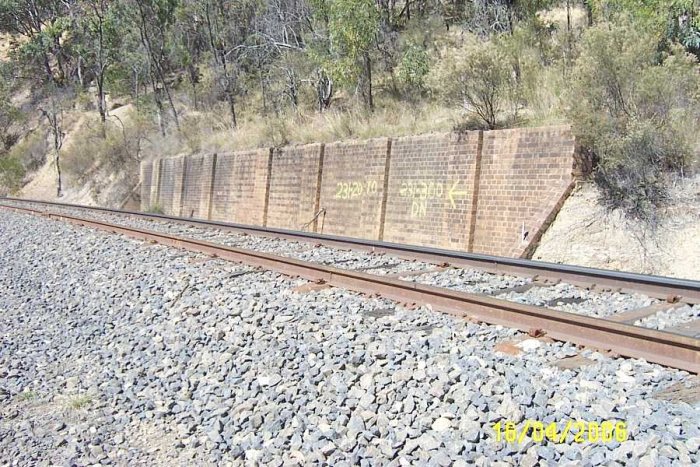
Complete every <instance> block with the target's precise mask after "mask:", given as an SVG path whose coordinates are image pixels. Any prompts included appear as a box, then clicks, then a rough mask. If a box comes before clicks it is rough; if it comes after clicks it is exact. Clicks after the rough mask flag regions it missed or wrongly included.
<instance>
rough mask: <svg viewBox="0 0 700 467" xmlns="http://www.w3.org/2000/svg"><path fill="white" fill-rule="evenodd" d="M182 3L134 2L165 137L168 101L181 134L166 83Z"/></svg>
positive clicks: (171, 0)
mask: <svg viewBox="0 0 700 467" xmlns="http://www.w3.org/2000/svg"><path fill="white" fill-rule="evenodd" d="M177 4H178V0H132V7H135V8H133V15H134V16H135V17H134V20H135V23H136V24H137V25H138V29H139V33H140V37H141V42H142V44H143V47H144V50H145V52H146V55H147V57H148V59H149V68H150V70H149V71H150V72H149V78H150V81H151V87H152V90H153V97H154V100H155V103H156V107H157V108H158V116H159V121H160V128H161V133H162V134H163V135H164V134H165V121H164V119H163V116H164V105H163V100H164V97H163V96H165V98H166V99H167V101H168V104H169V105H170V111H171V113H172V116H173V119H174V121H175V126H176V127H177V129H178V131H179V130H180V118H179V116H178V113H177V109H176V108H175V103H174V101H173V97H172V93H171V92H170V87H169V86H168V83H167V81H166V74H167V73H168V72H169V71H170V70H169V61H168V54H169V52H170V50H169V48H170V46H171V41H170V28H171V26H172V25H173V23H174V20H175V15H174V13H175V8H176V7H177Z"/></svg>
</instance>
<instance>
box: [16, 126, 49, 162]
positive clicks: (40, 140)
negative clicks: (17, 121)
mask: <svg viewBox="0 0 700 467" xmlns="http://www.w3.org/2000/svg"><path fill="white" fill-rule="evenodd" d="M46 138H47V135H46V134H45V133H44V132H42V131H39V130H37V131H34V132H33V133H29V134H28V135H27V136H25V137H24V139H23V140H21V141H20V142H19V143H17V144H15V145H14V146H13V147H12V148H11V149H10V150H9V152H8V157H10V158H12V159H15V160H16V161H18V162H19V163H20V164H21V165H22V168H23V170H24V171H25V172H34V171H35V170H37V169H39V167H41V166H42V165H44V162H46V154H47V153H48V152H49V144H48V142H47V140H46Z"/></svg>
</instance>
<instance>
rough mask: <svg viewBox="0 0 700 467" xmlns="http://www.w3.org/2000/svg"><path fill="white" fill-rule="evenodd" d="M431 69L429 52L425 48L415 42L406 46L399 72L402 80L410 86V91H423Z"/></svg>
mask: <svg viewBox="0 0 700 467" xmlns="http://www.w3.org/2000/svg"><path fill="white" fill-rule="evenodd" d="M429 71H430V65H429V63H428V53H427V52H426V51H425V48H423V47H420V46H417V45H415V44H410V45H409V46H408V47H406V49H405V50H404V52H403V56H402V57H401V63H400V64H399V68H398V72H397V74H398V76H399V79H400V80H401V82H402V83H403V84H404V85H406V86H407V87H409V89H410V91H413V92H416V91H417V92H421V91H422V90H423V88H424V86H425V79H426V76H427V75H428V72H429ZM410 91H409V92H410Z"/></svg>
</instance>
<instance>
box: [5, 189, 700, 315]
mask: <svg viewBox="0 0 700 467" xmlns="http://www.w3.org/2000/svg"><path fill="white" fill-rule="evenodd" d="M3 199H6V200H8V201H13V202H18V203H25V204H26V203H35V204H41V205H45V206H57V207H63V208H75V209H80V210H86V211H98V212H105V213H110V214H120V215H125V216H137V217H141V218H144V219H152V220H159V221H165V222H171V223H179V224H185V225H192V226H195V227H201V228H217V229H223V230H230V231H234V232H241V233H247V234H249V235H258V236H265V237H273V238H282V239H287V240H293V241H301V242H309V243H316V244H322V245H326V246H330V247H335V248H341V249H353V250H360V251H372V252H377V253H385V254H390V255H393V256H396V257H399V258H403V259H412V260H420V261H425V262H430V263H435V264H449V265H451V266H456V267H468V268H474V269H479V270H482V271H486V272H491V273H495V274H513V275H517V276H523V277H537V278H539V279H546V280H549V281H563V282H567V283H569V284H572V285H576V286H580V287H584V288H589V289H596V288H597V289H611V290H619V291H621V292H641V293H644V294H646V295H649V296H650V297H655V298H661V299H671V301H681V302H684V303H691V304H696V303H697V304H700V281H692V280H686V279H676V278H670V277H661V276H654V275H647V274H635V273H629V272H620V271H611V270H605V269H597V268H587V267H582V266H571V265H564V264H554V263H547V262H544V261H533V260H524V259H519V258H506V257H501V256H493V255H485V254H478V253H466V252H461V251H451V250H444V249H440V248H431V247H422V246H416V245H403V244H397V243H391V242H383V241H375V240H365V239H358V238H350V237H342V236H337V235H327V234H317V233H313V232H299V231H294V230H287V229H275V228H269V227H258V226H251V225H242V224H234V223H228V222H219V221H209V220H202V219H193V218H186V217H177V216H167V215H163V214H153V213H145V212H137V211H124V210H119V209H111V208H102V207H94V206H83V205H79V204H64V203H56V202H52V201H36V200H25V199H18V198H0V202H1V201H2V200H3Z"/></svg>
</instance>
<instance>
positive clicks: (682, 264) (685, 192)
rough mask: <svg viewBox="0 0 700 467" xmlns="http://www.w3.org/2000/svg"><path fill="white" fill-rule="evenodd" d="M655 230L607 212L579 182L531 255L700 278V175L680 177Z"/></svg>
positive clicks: (589, 187) (589, 188) (595, 195)
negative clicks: (668, 204)
mask: <svg viewBox="0 0 700 467" xmlns="http://www.w3.org/2000/svg"><path fill="white" fill-rule="evenodd" d="M661 218H662V222H661V225H660V226H659V227H658V229H657V230H656V231H655V232H653V231H650V230H648V229H643V228H642V227H641V226H639V225H637V224H635V223H633V222H630V221H628V220H626V219H625V218H624V217H623V216H622V215H621V213H619V212H612V213H611V212H607V211H606V209H605V208H604V207H603V206H601V204H600V203H599V202H598V191H597V190H596V188H595V186H594V185H592V184H590V183H585V184H582V185H581V186H579V187H578V188H577V189H576V190H575V191H574V193H573V194H572V195H571V196H570V197H569V199H568V200H567V201H566V203H565V204H564V206H563V208H562V210H561V212H560V213H559V215H558V216H557V218H556V220H555V221H554V223H553V224H552V226H551V227H550V228H549V229H548V231H547V232H546V233H545V235H544V236H543V238H542V241H541V243H540V245H539V247H538V248H537V250H536V251H535V254H534V255H533V259H537V260H542V261H549V262H554V263H567V264H576V265H580V266H590V267H597V268H604V269H617V270H625V271H633V272H640V273H645V274H658V275H663V276H672V277H679V278H684V279H695V280H700V176H695V177H693V178H687V179H684V180H681V181H679V182H678V184H677V185H676V186H675V187H674V188H673V190H672V203H671V204H670V206H669V207H668V208H666V209H665V210H664V211H663V212H662V213H661Z"/></svg>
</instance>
